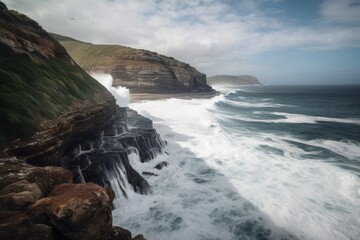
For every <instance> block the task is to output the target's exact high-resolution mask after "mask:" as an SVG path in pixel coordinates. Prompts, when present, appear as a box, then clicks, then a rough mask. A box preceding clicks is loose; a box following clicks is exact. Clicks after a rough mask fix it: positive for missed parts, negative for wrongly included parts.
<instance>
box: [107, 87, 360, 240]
mask: <svg viewBox="0 0 360 240" xmlns="http://www.w3.org/2000/svg"><path fill="white" fill-rule="evenodd" d="M130 107H131V108H133V109H135V110H136V111H138V112H139V113H140V114H142V115H144V116H146V117H148V118H150V119H152V120H153V123H154V127H155V128H156V129H157V131H158V132H159V133H160V134H161V135H162V137H163V139H165V140H166V141H168V146H167V147H166V148H165V151H166V153H164V154H162V155H160V156H158V157H157V158H156V159H155V160H153V161H151V162H148V163H140V162H139V161H138V157H137V156H136V154H135V155H132V156H130V161H131V163H132V165H133V167H134V168H135V169H136V170H137V171H138V172H142V171H152V172H153V173H156V174H158V176H151V177H146V179H147V181H148V182H149V183H150V184H151V185H152V187H153V192H152V194H150V195H145V196H144V195H139V194H137V193H130V194H129V197H128V198H127V199H125V198H124V199H120V200H119V201H120V206H121V207H120V208H118V209H115V210H114V211H113V215H114V224H115V225H119V226H122V227H125V228H128V229H130V230H131V231H132V232H133V233H134V234H138V233H142V234H144V236H145V237H146V238H147V239H149V240H151V239H174V240H175V239H360V87H358V86H349V87H343V86H333V87H316V86H312V87H304V86H302V87H296V86H291V87H285V86H278V87H274V86H255V87H241V88H234V87H230V88H225V89H224V88H223V91H222V93H221V95H219V96H217V97H214V98H212V99H194V100H181V99H168V100H160V101H149V102H141V103H133V104H130ZM162 161H167V162H169V166H168V167H166V168H164V169H162V170H157V169H153V167H154V166H155V165H156V164H157V163H159V162H162Z"/></svg>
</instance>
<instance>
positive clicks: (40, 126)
mask: <svg viewBox="0 0 360 240" xmlns="http://www.w3.org/2000/svg"><path fill="white" fill-rule="evenodd" d="M0 63H1V64H0V84H1V88H0V111H1V114H0V129H1V133H0V149H3V150H4V151H3V152H5V153H7V154H8V155H13V156H17V157H19V158H22V159H24V160H26V161H28V162H31V163H33V164H36V165H59V162H58V159H59V157H60V156H61V155H62V154H63V153H64V152H65V151H66V150H67V149H68V148H69V147H71V146H72V145H74V144H76V143H77V142H79V141H81V140H82V139H83V138H85V137H86V136H87V135H89V134H92V133H93V132H96V131H97V130H100V129H101V128H103V127H105V125H106V124H107V123H108V122H109V120H110V118H111V116H112V115H113V113H114V112H115V106H116V105H115V100H114V98H113V96H112V95H111V94H110V93H109V92H108V91H107V90H106V89H105V88H104V87H103V86H102V85H101V84H99V83H98V82H97V81H96V80H95V79H93V78H92V77H91V76H89V75H88V74H87V73H86V72H85V71H84V70H83V69H81V67H79V66H78V65H77V64H76V63H75V62H74V61H73V60H72V59H71V57H70V56H69V55H68V54H67V52H66V50H65V49H64V47H63V46H62V45H61V44H59V43H58V42H57V41H56V40H55V39H54V38H53V37H52V36H51V35H50V34H48V33H47V32H46V31H45V30H43V29H42V28H41V27H40V26H39V25H38V24H37V23H36V22H35V21H33V20H31V19H30V18H28V17H26V16H25V15H23V14H21V13H18V12H16V11H9V10H7V9H6V6H5V5H3V4H2V6H1V8H0Z"/></svg>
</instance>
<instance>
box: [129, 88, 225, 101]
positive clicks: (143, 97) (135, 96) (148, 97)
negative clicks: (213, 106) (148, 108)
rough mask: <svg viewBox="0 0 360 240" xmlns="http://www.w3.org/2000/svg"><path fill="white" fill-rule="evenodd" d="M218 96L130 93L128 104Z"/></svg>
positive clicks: (213, 92) (213, 95)
mask: <svg viewBox="0 0 360 240" xmlns="http://www.w3.org/2000/svg"><path fill="white" fill-rule="evenodd" d="M218 95H220V92H219V91H212V92H202V93H168V94H161V93H130V101H129V103H138V102H142V101H156V100H163V99H170V98H178V99H189V100H190V99H207V98H212V97H215V96H218Z"/></svg>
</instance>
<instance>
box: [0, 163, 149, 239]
mask: <svg viewBox="0 0 360 240" xmlns="http://www.w3.org/2000/svg"><path fill="white" fill-rule="evenodd" d="M113 199H114V193H113V191H112V190H111V189H104V188H102V187H100V186H98V185H96V184H94V183H82V184H73V183H72V174H71V172H70V171H68V170H66V169H63V168H61V167H34V166H31V165H29V164H27V163H25V162H24V161H22V160H19V159H16V158H1V159H0V236H1V238H2V239H12V240H23V239H29V240H40V239H41V240H43V239H46V240H52V239H54V240H55V239H58V240H61V239H63V240H66V239H74V240H75V239H76V240H89V239H94V240H97V239H99V240H105V239H111V240H121V239H132V238H131V233H130V232H129V231H127V230H125V229H122V228H120V227H113V226H112V215H111V202H112V200H113ZM134 239H138V240H141V239H144V238H143V237H142V235H139V236H136V237H135V238H134Z"/></svg>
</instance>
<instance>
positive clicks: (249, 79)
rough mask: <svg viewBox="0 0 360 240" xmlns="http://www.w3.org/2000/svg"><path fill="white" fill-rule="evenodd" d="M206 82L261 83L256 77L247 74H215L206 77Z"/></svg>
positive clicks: (215, 83)
mask: <svg viewBox="0 0 360 240" xmlns="http://www.w3.org/2000/svg"><path fill="white" fill-rule="evenodd" d="M207 82H208V83H209V84H210V85H211V86H214V85H262V84H261V83H260V82H259V81H258V79H257V78H256V77H253V76H249V75H239V76H232V75H216V76H212V77H209V78H207Z"/></svg>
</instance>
